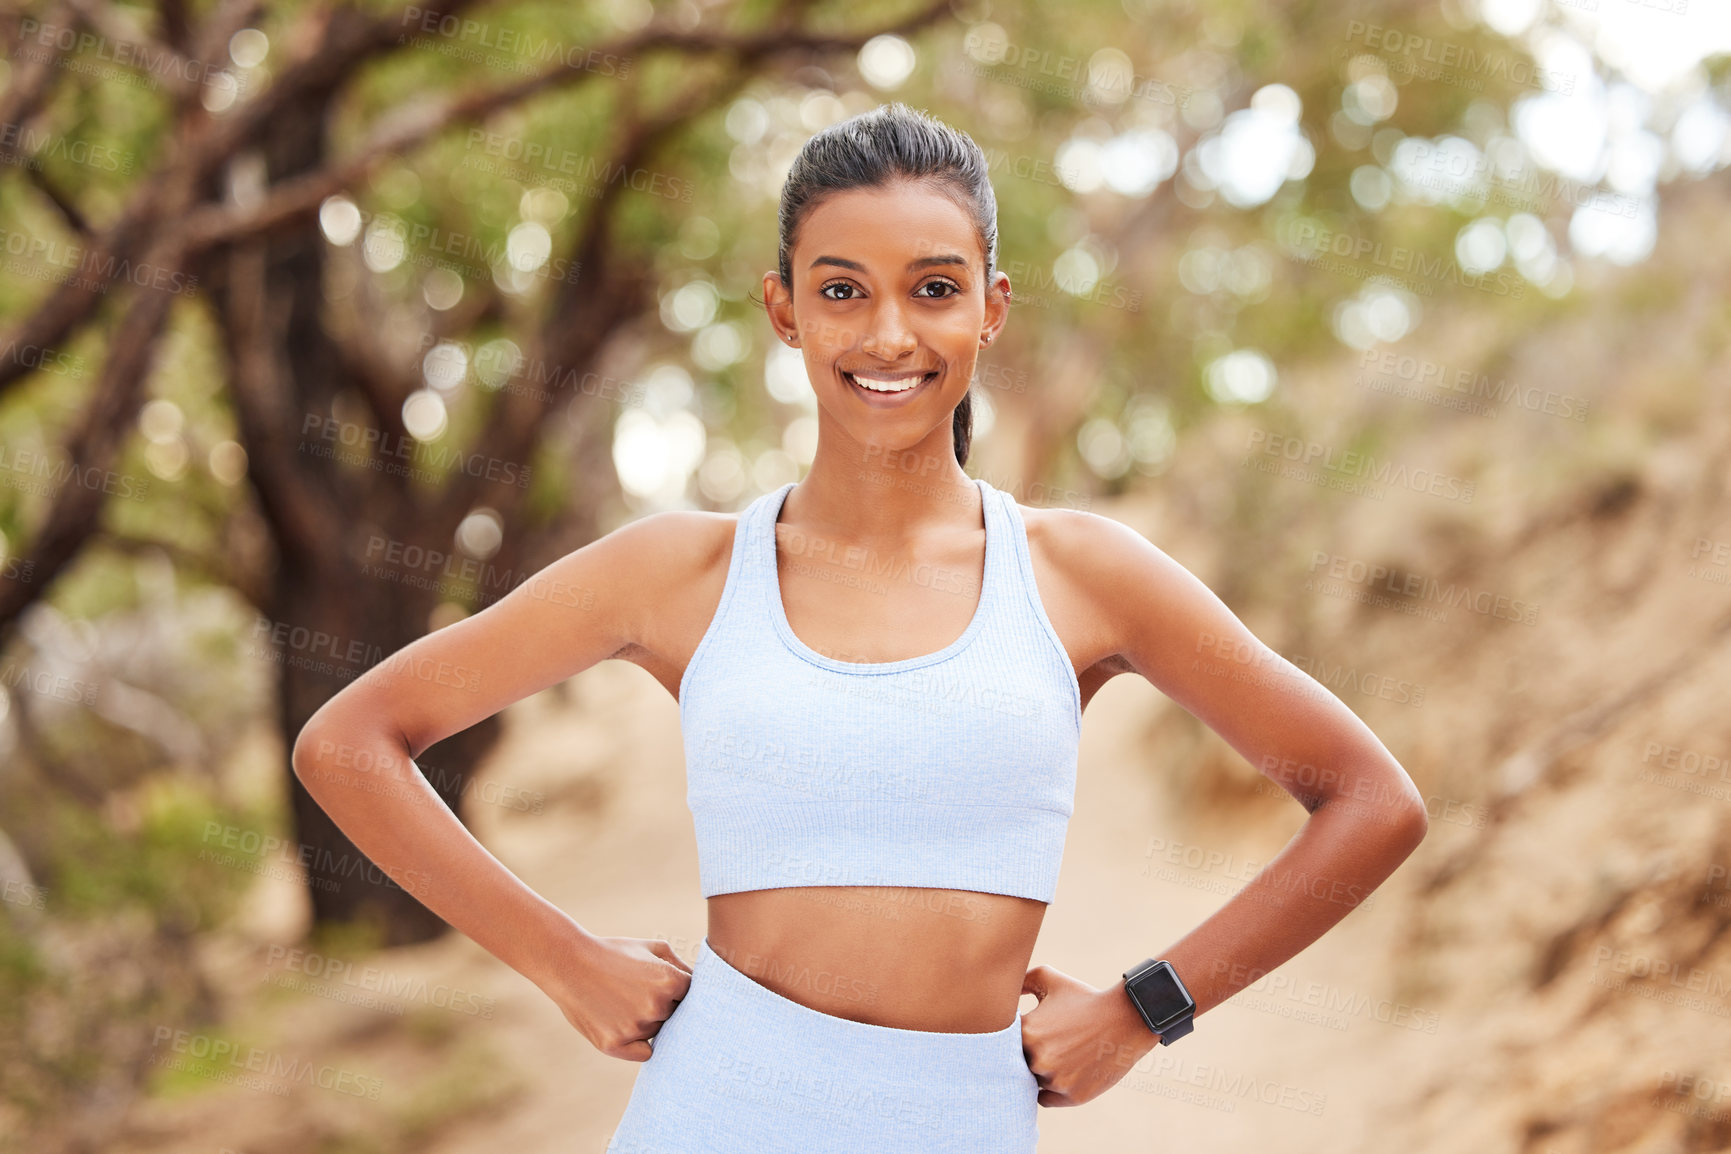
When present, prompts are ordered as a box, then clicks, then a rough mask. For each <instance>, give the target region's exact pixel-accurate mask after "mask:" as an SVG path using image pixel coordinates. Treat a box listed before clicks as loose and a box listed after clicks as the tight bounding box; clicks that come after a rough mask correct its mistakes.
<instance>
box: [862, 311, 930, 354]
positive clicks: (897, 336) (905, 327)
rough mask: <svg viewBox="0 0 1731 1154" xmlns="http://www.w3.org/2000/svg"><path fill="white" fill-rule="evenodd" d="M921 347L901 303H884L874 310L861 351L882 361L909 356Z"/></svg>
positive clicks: (863, 336)
mask: <svg viewBox="0 0 1731 1154" xmlns="http://www.w3.org/2000/svg"><path fill="white" fill-rule="evenodd" d="M918 346H919V338H918V337H916V336H915V335H914V330H913V328H912V326H910V325H909V324H908V319H907V316H906V314H905V313H904V312H903V311H902V305H901V302H899V301H893V300H891V301H883V302H882V303H880V304H879V305H878V306H877V308H875V309H873V310H872V316H871V321H870V323H869V324H868V325H867V326H866V330H865V332H864V333H863V334H862V335H861V337H860V351H861V352H863V353H865V354H866V355H867V356H873V357H878V358H879V359H881V360H886V361H888V360H896V359H899V358H901V357H905V356H907V355H908V354H909V353H911V352H913V351H914V349H915V348H917V347H918Z"/></svg>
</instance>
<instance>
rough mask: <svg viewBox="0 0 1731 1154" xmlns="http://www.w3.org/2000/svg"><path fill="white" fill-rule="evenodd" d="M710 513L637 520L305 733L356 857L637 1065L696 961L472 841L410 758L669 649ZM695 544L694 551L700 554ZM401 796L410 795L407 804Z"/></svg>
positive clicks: (367, 687) (301, 764)
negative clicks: (551, 690)
mask: <svg viewBox="0 0 1731 1154" xmlns="http://www.w3.org/2000/svg"><path fill="white" fill-rule="evenodd" d="M714 529H715V525H714V514H692V513H662V514H654V515H651V516H649V517H645V518H641V519H639V520H638V521H634V522H632V523H630V524H628V525H625V526H622V527H620V528H619V529H616V530H615V531H613V532H612V533H609V534H607V535H606V536H604V537H602V538H600V539H599V540H596V541H593V542H591V543H590V544H588V545H585V546H584V547H583V548H581V549H577V550H575V551H574V552H572V553H569V554H567V555H566V556H564V557H562V558H560V559H559V560H557V561H555V562H553V563H552V564H550V565H548V566H547V567H546V568H545V569H542V570H541V571H540V572H539V573H537V574H535V575H534V576H532V577H530V578H529V579H528V580H526V581H524V582H523V583H522V584H521V585H518V586H517V587H516V588H515V589H513V590H511V592H510V593H508V594H506V595H505V596H504V597H502V598H501V599H500V600H499V601H497V602H496V603H495V604H493V605H490V606H488V607H487V608H486V609H483V610H482V611H480V612H479V613H476V614H474V615H473V616H470V617H466V618H464V619H462V620H460V621H457V622H454V623H452V624H450V625H447V626H445V627H444V628H442V629H439V630H436V631H435V632H433V633H430V634H428V635H426V636H425V637H422V638H420V639H418V640H416V641H414V642H412V643H411V644H409V645H406V646H404V647H403V648H402V649H400V650H398V651H397V652H396V653H394V654H392V655H391V656H390V657H387V658H386V659H385V660H384V661H382V662H380V663H379V664H378V665H375V666H374V667H372V668H371V669H369V670H368V671H367V672H366V673H365V674H363V675H362V676H361V677H359V678H356V679H355V680H354V681H353V682H352V683H350V684H349V685H347V686H345V687H344V688H343V689H342V691H341V692H339V693H337V694H336V695H335V696H334V697H332V698H331V699H330V700H329V701H327V702H325V704H324V705H323V706H321V707H320V708H319V710H318V711H317V712H316V713H314V714H313V716H312V717H311V718H310V719H308V721H307V723H306V725H305V727H303V728H302V730H301V732H300V734H299V735H298V737H297V738H296V740H295V744H294V752H293V754H292V757H291V762H292V764H293V766H294V772H295V776H296V777H297V778H299V779H300V781H301V783H302V784H303V785H304V786H305V787H306V789H307V792H308V794H309V795H311V797H312V798H313V800H314V801H316V802H317V803H318V805H319V806H320V807H321V808H322V809H323V810H324V811H325V812H326V813H327V814H329V815H330V817H331V820H332V821H334V822H335V823H336V825H337V827H338V828H339V829H341V830H342V831H343V833H344V834H346V835H347V836H348V838H349V840H350V841H352V842H354V844H355V846H356V847H357V848H359V849H360V851H361V852H362V853H364V854H366V856H367V857H368V858H369V859H371V860H372V861H373V862H374V863H375V864H377V865H378V866H379V868H380V869H381V870H383V871H384V872H385V873H386V874H387V875H388V876H389V877H391V878H392V879H393V880H394V881H396V882H397V883H398V884H399V885H401V886H402V887H403V888H404V889H405V890H407V891H408V892H409V893H411V894H413V895H414V896H415V897H416V898H417V899H419V900H420V901H421V902H422V903H423V904H424V905H426V906H427V908H428V909H430V910H432V911H433V912H434V913H436V914H438V915H439V916H440V917H441V918H443V919H444V920H445V921H446V922H448V923H450V924H451V925H452V926H454V927H456V928H457V929H459V930H461V931H462V932H463V933H465V934H467V935H468V936H469V937H471V938H473V939H474V940H475V941H476V942H477V943H479V944H480V945H481V946H482V947H484V948H485V949H486V950H487V951H488V952H490V953H492V954H493V955H494V956H495V957H497V958H499V959H500V960H501V961H503V962H505V963H506V964H507V965H509V966H510V967H511V968H512V969H515V970H516V971H517V972H519V973H521V974H522V975H523V976H524V977H526V978H528V979H529V980H530V981H532V982H534V983H535V985H536V986H538V987H540V989H541V990H542V991H543V992H545V993H546V994H547V995H548V996H549V997H551V998H552V999H553V1000H554V1002H555V1003H557V1004H558V1005H559V1007H560V1009H561V1010H562V1011H563V1012H564V1014H565V1017H566V1019H567V1020H568V1021H570V1022H571V1024H572V1025H574V1026H576V1027H577V1028H578V1030H580V1031H581V1032H582V1033H583V1034H584V1036H585V1037H587V1038H588V1039H589V1040H590V1041H591V1042H592V1043H594V1044H595V1046H596V1048H598V1049H599V1050H601V1051H602V1052H603V1053H605V1054H608V1055H610V1056H612V1057H618V1058H625V1059H629V1060H633V1061H642V1060H644V1059H646V1058H648V1057H649V1055H650V1053H651V1051H650V1048H649V1045H648V1042H647V1041H646V1039H647V1038H649V1037H650V1036H652V1035H653V1034H654V1033H655V1032H656V1030H657V1029H659V1028H660V1025H661V1023H662V1022H663V1021H665V1020H666V1018H667V1016H668V1015H669V1014H670V1013H671V1012H672V1005H673V1003H674V1002H676V1001H678V1000H679V999H680V998H682V997H684V995H685V991H686V988H687V987H688V986H689V984H690V980H691V979H690V970H689V968H688V967H687V966H686V965H685V963H684V962H682V961H681V960H680V959H679V956H678V955H677V954H675V953H674V952H673V949H672V947H671V946H669V945H668V944H667V943H666V942H658V941H648V940H642V939H635V938H601V937H596V936H595V935H593V934H591V933H589V932H588V931H587V930H585V929H584V928H583V927H582V926H580V925H578V924H577V922H576V921H574V920H573V919H572V918H570V917H569V916H568V915H566V914H565V913H564V912H563V911H562V910H560V909H559V908H558V907H557V906H555V905H554V904H553V903H551V902H549V901H547V900H546V899H545V898H543V897H541V896H540V895H539V894H537V893H536V892H535V891H534V890H532V889H530V888H529V887H528V886H527V885H526V884H524V883H523V881H522V880H521V879H519V878H518V877H517V876H516V875H515V874H513V873H512V872H511V871H510V870H508V869H507V868H505V866H504V864H503V863H501V862H500V861H499V860H498V859H497V858H495V857H494V856H493V855H492V854H491V853H489V852H488V851H487V848H486V847H485V846H483V845H482V844H481V843H480V842H479V841H477V840H476V839H475V837H474V835H472V834H471V833H470V832H469V831H468V829H467V828H465V827H464V825H463V824H462V822H461V821H459V820H458V819H457V815H456V814H455V813H453V812H452V811H451V809H450V807H449V806H447V805H446V804H445V802H444V800H443V799H442V798H440V797H439V795H438V793H437V792H436V791H435V790H434V789H433V787H432V785H431V784H430V783H429V782H428V781H427V779H426V778H425V777H424V776H423V775H422V774H421V771H420V769H419V768H418V767H417V766H416V765H415V764H414V760H413V759H414V758H415V757H417V756H419V755H420V754H421V753H422V752H423V751H424V750H425V749H427V747H428V746H431V745H433V744H434V743H436V742H438V741H441V740H443V739H444V738H446V737H449V736H450V735H451V734H453V733H457V732H459V731H461V730H463V729H467V728H468V727H469V726H471V725H474V724H475V723H476V722H478V721H481V720H484V719H485V718H488V717H491V716H492V715H493V714H495V713H497V712H499V710H501V709H503V708H504V707H505V706H507V705H509V704H511V703H512V702H514V701H518V700H520V699H522V698H524V697H527V696H529V695H530V694H533V693H536V692H539V691H540V690H542V689H545V688H546V687H548V686H549V685H553V684H556V683H558V682H560V681H563V680H565V679H566V678H569V677H572V676H574V675H576V674H577V673H580V672H581V671H583V670H584V669H587V668H589V667H590V666H592V665H594V664H596V663H597V662H599V661H602V660H604V659H606V658H608V657H611V656H614V655H615V654H618V653H621V652H626V651H631V650H637V651H640V652H642V651H648V652H653V653H656V654H657V655H661V654H662V652H663V651H664V650H666V649H668V648H669V646H668V645H667V644H666V643H665V641H664V640H663V639H662V638H661V637H660V635H659V633H658V631H657V617H658V614H659V613H660V612H662V611H665V610H666V609H667V608H668V606H669V604H670V602H671V601H673V600H674V599H676V598H677V596H678V594H679V591H680V587H681V585H683V586H684V591H685V592H686V593H687V595H689V590H690V588H691V585H692V584H693V582H692V581H691V578H692V577H693V576H694V575H695V574H697V573H698V572H700V571H701V569H702V567H703V566H705V565H710V564H712V563H713V560H714V558H713V556H710V554H711V553H712V552H713V551H712V550H711V549H709V548H707V547H706V546H705V545H704V544H703V543H704V542H707V541H708V540H710V539H711V538H715V539H719V535H718V534H717V533H715V532H714ZM694 544H695V545H696V546H697V547H694ZM405 801H407V802H409V804H405Z"/></svg>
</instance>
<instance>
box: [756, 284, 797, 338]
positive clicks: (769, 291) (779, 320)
mask: <svg viewBox="0 0 1731 1154" xmlns="http://www.w3.org/2000/svg"><path fill="white" fill-rule="evenodd" d="M763 307H764V311H766V312H767V313H768V314H769V323H770V325H771V326H773V327H774V329H775V335H776V336H777V337H778V338H780V339H781V340H782V341H783V342H784V343H786V344H789V345H792V346H793V347H794V348H798V347H799V325H798V323H797V322H796V321H795V320H794V317H793V293H792V291H791V290H790V289H789V287H788V286H787V285H785V284H783V283H782V280H781V274H780V273H779V272H773V271H772V272H766V273H764V274H763Z"/></svg>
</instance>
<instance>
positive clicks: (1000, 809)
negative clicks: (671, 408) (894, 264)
mask: <svg viewBox="0 0 1731 1154" xmlns="http://www.w3.org/2000/svg"><path fill="white" fill-rule="evenodd" d="M974 483H975V484H976V485H977V486H978V488H979V490H980V496H981V498H982V501H983V503H984V506H985V527H986V563H985V575H984V581H983V584H982V587H981V589H980V591H979V604H978V608H977V609H976V610H975V612H974V616H973V620H972V621H970V622H969V624H968V627H967V630H966V631H965V632H964V633H963V634H962V635H961V636H960V637H958V638H956V640H954V641H953V642H951V643H950V644H948V645H946V646H944V648H942V649H940V650H938V651H937V652H935V653H928V654H925V655H924V656H921V657H910V658H907V659H905V660H902V661H887V662H874V663H863V664H862V663H853V662H846V661H839V660H836V659H834V658H832V657H828V656H825V655H824V654H821V653H818V652H816V651H815V650H813V649H811V648H809V647H807V646H806V645H805V644H804V643H803V642H802V641H800V639H799V638H798V637H796V636H794V632H793V628H792V627H791V626H790V625H789V624H788V621H787V611H786V609H785V608H784V606H783V604H782V600H781V586H780V583H779V581H778V580H777V577H776V538H775V522H776V520H777V518H778V517H779V516H780V515H781V507H782V504H783V502H784V501H785V500H786V498H787V494H788V492H789V490H791V489H792V488H793V482H791V481H790V482H788V483H787V484H785V485H783V486H782V487H781V488H780V489H778V490H776V491H774V492H770V493H765V494H764V495H763V496H761V497H759V498H757V499H756V500H755V501H753V502H751V504H750V505H748V506H747V507H746V508H745V509H744V510H742V511H741V512H740V514H739V521H738V524H737V525H736V526H735V529H734V539H733V557H732V560H731V561H730V563H729V565H728V570H727V581H726V584H725V586H724V587H723V589H722V593H721V602H720V604H719V605H718V606H717V608H716V611H715V616H714V618H713V619H712V620H711V621H710V623H709V628H708V630H707V631H706V632H705V633H704V635H703V639H702V640H701V641H700V642H698V645H697V649H696V651H695V652H693V654H692V656H691V661H690V663H689V664H688V665H687V666H686V669H685V674H684V676H683V678H682V679H681V680H680V686H679V718H680V727H681V730H682V734H683V738H684V744H685V774H686V801H687V802H688V804H689V805H690V806H691V816H692V820H693V822H694V824H695V825H696V829H697V857H698V870H699V875H700V879H701V882H702V887H703V896H704V897H706V898H707V897H713V896H715V895H716V894H726V893H735V892H738V891H740V890H761V889H777V888H781V887H785V886H877V885H883V886H917V887H932V888H940V889H957V890H976V891H979V892H982V893H994V894H1012V895H1015V896H1018V897H1028V898H1037V899H1039V900H1040V901H1044V902H1050V901H1051V900H1052V896H1053V893H1054V892H1055V890H1056V888H1057V882H1058V865H1059V861H1060V859H1061V858H1062V857H1063V854H1064V834H1065V831H1066V829H1067V827H1068V825H1069V820H1070V813H1071V810H1072V808H1073V805H1074V801H1075V793H1076V750H1077V743H1078V741H1079V738H1080V736H1081V728H1082V707H1081V694H1080V689H1079V687H1078V686H1077V684H1076V674H1075V670H1074V668H1073V667H1072V666H1071V664H1070V659H1069V657H1068V655H1067V654H1066V653H1065V651H1064V647H1063V645H1062V643H1061V642H1060V641H1059V640H1058V635H1057V632H1056V631H1055V630H1053V628H1052V623H1051V621H1050V620H1049V619H1048V618H1047V617H1046V611H1045V608H1044V606H1042V605H1041V603H1040V597H1039V592H1038V590H1037V589H1036V587H1035V584H1034V570H1033V565H1032V563H1031V561H1030V560H1029V554H1028V539H1027V533H1026V530H1025V528H1024V526H1023V523H1022V515H1021V511H1020V510H1019V509H1018V508H1017V507H1016V503H1015V501H1014V500H1012V499H1011V497H1010V496H1009V494H1007V493H1004V492H1002V491H1000V490H998V489H996V488H994V487H993V486H992V485H990V484H988V483H987V482H986V481H983V480H979V479H975V482H974ZM796 547H797V546H796ZM834 560H836V561H844V562H845V561H847V560H848V558H845V557H844V556H843V555H842V553H841V551H839V550H838V551H837V553H836V554H835V556H834ZM921 568H922V567H911V566H909V565H908V564H907V562H906V561H905V560H904V561H901V562H900V563H899V565H894V564H891V563H887V562H883V561H881V560H880V559H879V558H878V557H877V556H876V555H874V554H871V553H869V552H868V553H866V554H865V556H864V557H863V559H861V560H860V564H859V565H858V566H857V567H853V568H852V572H853V573H857V575H858V579H859V580H863V581H873V582H881V583H883V584H885V585H893V584H895V583H897V582H900V581H904V580H914V581H920V580H925V581H931V580H933V579H934V577H933V575H932V574H931V573H930V572H929V571H928V572H926V573H924V574H922V572H921ZM824 569H825V571H827V572H835V573H837V574H838V575H839V576H842V577H844V578H846V579H850V580H851V579H853V578H852V577H851V575H850V571H849V566H848V565H846V564H843V565H841V566H836V565H833V564H829V565H825V566H824ZM969 580H970V581H971V575H969ZM945 583H946V584H948V583H949V582H948V581H946V582H945Z"/></svg>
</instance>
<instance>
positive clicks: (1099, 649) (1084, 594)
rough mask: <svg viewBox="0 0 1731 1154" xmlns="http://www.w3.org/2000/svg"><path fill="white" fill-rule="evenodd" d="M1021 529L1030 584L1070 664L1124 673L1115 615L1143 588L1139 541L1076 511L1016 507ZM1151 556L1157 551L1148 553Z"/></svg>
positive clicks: (1108, 521) (1123, 528)
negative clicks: (1029, 563) (1031, 578)
mask: <svg viewBox="0 0 1731 1154" xmlns="http://www.w3.org/2000/svg"><path fill="white" fill-rule="evenodd" d="M1016 508H1017V510H1018V511H1019V512H1020V513H1021V514H1022V524H1023V525H1024V527H1025V528H1026V530H1027V538H1028V554H1029V559H1030V560H1031V561H1032V563H1033V568H1034V580H1035V584H1036V585H1037V586H1038V587H1039V592H1040V600H1041V602H1042V604H1043V605H1044V607H1045V610H1046V616H1047V617H1048V618H1049V619H1050V620H1051V622H1052V628H1053V629H1055V630H1056V631H1057V632H1058V635H1059V636H1060V638H1062V639H1063V641H1064V644H1065V647H1066V648H1067V649H1068V650H1069V651H1070V656H1071V658H1072V660H1074V661H1075V662H1076V667H1077V669H1078V670H1079V671H1082V674H1083V676H1082V681H1083V691H1084V693H1085V694H1086V693H1087V692H1089V689H1088V685H1089V682H1088V677H1087V674H1088V673H1089V672H1092V673H1094V674H1096V675H1103V676H1111V675H1113V674H1116V673H1124V672H1129V671H1130V666H1129V664H1128V663H1127V662H1126V661H1125V659H1124V658H1123V657H1122V655H1121V654H1120V652H1119V650H1120V644H1119V642H1120V639H1121V638H1122V635H1123V629H1122V624H1121V622H1120V621H1119V620H1118V619H1117V615H1116V613H1115V610H1116V609H1118V608H1120V607H1121V606H1122V604H1123V601H1124V600H1125V599H1126V598H1127V597H1129V596H1131V595H1132V593H1133V592H1135V591H1138V590H1142V591H1145V589H1146V578H1145V576H1144V578H1143V579H1142V580H1141V581H1138V579H1137V577H1136V574H1137V572H1138V570H1140V571H1141V572H1142V573H1143V574H1146V569H1145V564H1146V553H1145V552H1144V551H1145V550H1151V549H1153V546H1152V545H1151V544H1150V543H1149V542H1148V540H1147V538H1145V537H1143V536H1142V535H1141V534H1140V533H1138V532H1136V530H1134V529H1132V528H1130V527H1129V526H1128V525H1125V524H1124V523H1122V522H1120V521H1114V520H1113V519H1112V518H1110V517H1103V516H1101V515H1100V514H1098V513H1091V512H1088V511H1086V510H1082V509H1063V508H1043V507H1030V506H1026V505H1022V504H1020V503H1018V504H1017V506H1016ZM1156 552H1157V550H1156Z"/></svg>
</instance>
